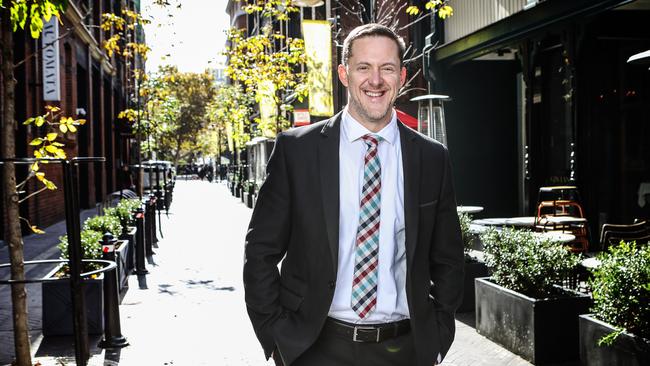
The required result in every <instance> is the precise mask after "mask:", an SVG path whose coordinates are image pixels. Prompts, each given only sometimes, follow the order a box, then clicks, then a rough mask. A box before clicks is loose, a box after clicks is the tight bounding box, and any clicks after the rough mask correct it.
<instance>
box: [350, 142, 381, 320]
mask: <svg viewBox="0 0 650 366" xmlns="http://www.w3.org/2000/svg"><path fill="white" fill-rule="evenodd" d="M361 138H362V139H363V142H365V143H366V146H367V150H366V155H365V159H364V171H363V188H362V190H361V203H360V210H359V229H358V230H357V240H356V250H355V256H354V275H353V280H352V309H353V310H354V311H355V312H356V313H357V314H358V315H359V317H360V318H361V319H363V318H365V317H366V316H367V315H368V314H369V313H370V312H372V311H373V310H374V309H375V307H376V305H377V277H378V276H377V271H378V270H377V267H378V265H379V213H380V204H381V165H380V164H379V156H378V152H377V145H379V141H381V140H382V138H381V137H380V136H378V135H372V134H367V135H364V136H363V137H361Z"/></svg>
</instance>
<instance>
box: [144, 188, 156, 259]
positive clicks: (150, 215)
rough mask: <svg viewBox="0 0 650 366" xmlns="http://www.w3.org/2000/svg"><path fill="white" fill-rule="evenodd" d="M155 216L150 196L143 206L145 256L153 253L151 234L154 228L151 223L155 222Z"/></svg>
mask: <svg viewBox="0 0 650 366" xmlns="http://www.w3.org/2000/svg"><path fill="white" fill-rule="evenodd" d="M155 219H156V217H155V215H154V210H153V209H152V204H151V197H150V198H149V199H148V200H147V201H146V202H145V207H144V226H145V228H144V235H145V243H146V245H145V247H146V253H147V256H152V255H153V235H154V233H155V232H154V231H153V230H155V229H153V228H152V226H151V225H152V224H154V223H155V221H154V220H155Z"/></svg>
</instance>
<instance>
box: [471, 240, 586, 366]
mask: <svg viewBox="0 0 650 366" xmlns="http://www.w3.org/2000/svg"><path fill="white" fill-rule="evenodd" d="M482 240H483V242H484V244H485V254H486V255H485V261H486V264H487V265H488V267H489V268H490V270H491V271H492V277H491V280H488V279H477V280H476V330H477V332H479V333H480V334H482V335H484V336H485V337H487V338H489V339H491V340H493V341H495V342H497V343H500V344H501V345H503V346H504V347H505V348H507V349H509V350H510V351H512V352H514V353H516V354H519V355H521V356H522V357H523V358H525V359H527V360H529V361H530V362H532V363H534V364H545V363H561V362H569V361H574V360H577V359H578V315H579V314H583V313H586V312H587V311H588V308H589V306H590V303H591V300H590V299H589V297H588V296H586V295H584V294H579V293H575V292H572V291H569V290H566V289H562V288H561V287H559V286H558V284H560V283H561V282H562V280H563V279H564V278H566V277H567V276H569V275H570V274H571V273H572V272H573V270H574V268H575V267H576V265H577V263H578V261H579V257H578V256H576V255H574V254H572V253H570V252H569V251H568V250H567V249H566V248H565V247H564V246H563V245H562V244H560V243H555V242H551V241H549V240H547V239H546V240H541V239H539V238H538V237H536V236H535V234H534V233H532V232H530V231H526V230H515V229H503V230H501V231H496V230H494V229H491V230H488V231H486V232H485V233H484V234H483V235H482Z"/></svg>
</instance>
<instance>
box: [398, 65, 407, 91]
mask: <svg viewBox="0 0 650 366" xmlns="http://www.w3.org/2000/svg"><path fill="white" fill-rule="evenodd" d="M404 83H406V67H404V66H402V70H400V73H399V85H400V88H401V87H403V86H404Z"/></svg>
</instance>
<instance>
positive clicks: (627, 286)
mask: <svg viewBox="0 0 650 366" xmlns="http://www.w3.org/2000/svg"><path fill="white" fill-rule="evenodd" d="M598 259H599V260H600V262H601V264H600V266H598V268H595V269H593V270H592V274H593V276H592V277H591V279H590V281H589V283H590V286H591V288H592V295H593V298H594V306H593V307H592V309H591V311H592V312H593V313H594V315H595V316H596V318H598V319H600V320H602V321H605V322H607V323H610V324H611V325H613V326H615V327H616V328H617V330H616V331H615V332H613V333H610V334H608V335H606V336H605V337H603V338H602V339H601V340H600V341H599V344H601V343H604V344H612V342H614V340H615V339H616V337H618V335H619V334H621V333H622V332H628V333H632V334H634V335H637V336H639V337H642V338H645V339H650V247H648V246H647V245H646V246H644V247H641V248H639V247H637V245H636V243H635V242H631V243H625V242H621V243H620V244H619V245H618V246H612V247H610V249H609V251H608V252H607V253H602V254H601V255H600V256H599V257H598Z"/></svg>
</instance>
